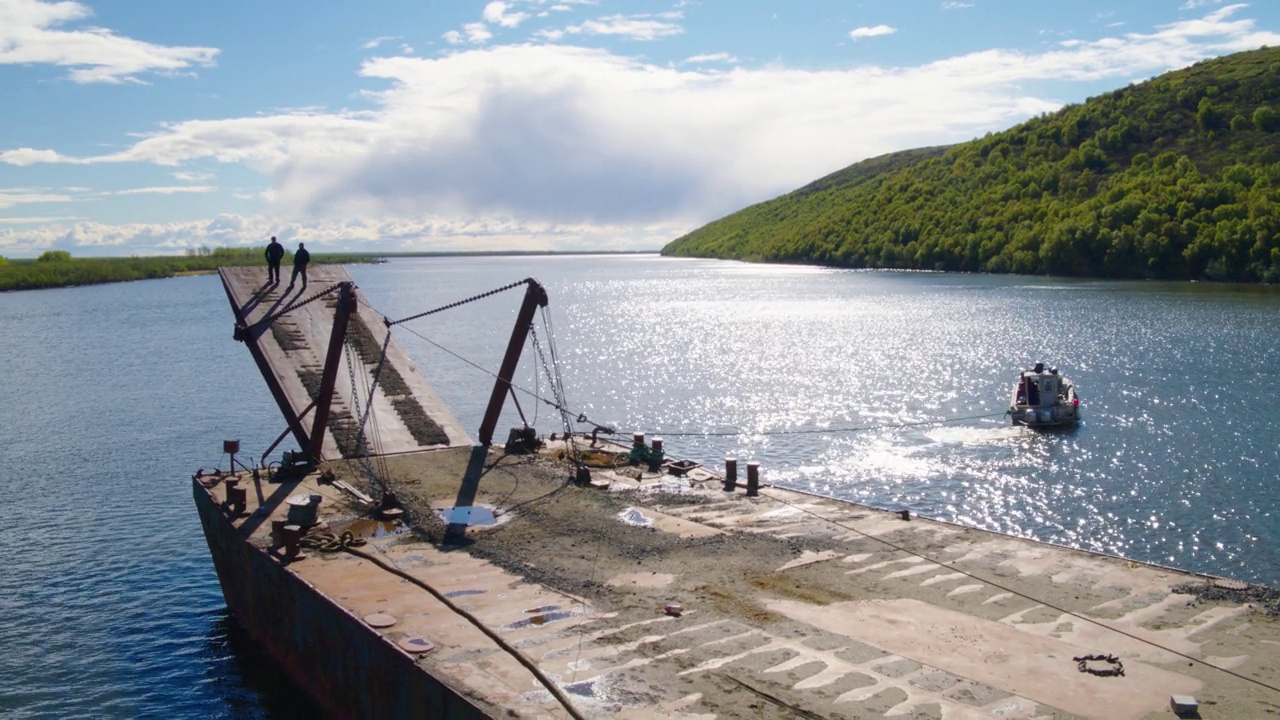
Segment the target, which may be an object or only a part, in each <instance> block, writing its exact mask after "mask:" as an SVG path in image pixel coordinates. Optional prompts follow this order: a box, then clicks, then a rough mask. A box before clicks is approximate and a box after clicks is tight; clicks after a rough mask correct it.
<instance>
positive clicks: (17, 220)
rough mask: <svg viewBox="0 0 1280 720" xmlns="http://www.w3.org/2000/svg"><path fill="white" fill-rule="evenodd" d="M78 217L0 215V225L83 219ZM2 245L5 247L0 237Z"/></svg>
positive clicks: (0, 245) (0, 244)
mask: <svg viewBox="0 0 1280 720" xmlns="http://www.w3.org/2000/svg"><path fill="white" fill-rule="evenodd" d="M81 219H82V218H78V217H64V216H59V215H50V216H40V215H28V216H26V217H0V225H39V224H45V223H58V222H64V223H65V222H75V221H76V220H81ZM0 247H4V242H3V240H2V239H0Z"/></svg>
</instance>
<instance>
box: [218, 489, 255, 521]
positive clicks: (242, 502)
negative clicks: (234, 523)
mask: <svg viewBox="0 0 1280 720" xmlns="http://www.w3.org/2000/svg"><path fill="white" fill-rule="evenodd" d="M226 486H227V501H226V503H224V504H223V507H225V508H226V509H227V512H229V513H230V514H231V517H238V516H239V515H241V514H242V513H244V510H245V507H246V506H247V505H248V503H249V490H248V489H247V488H242V487H240V483H239V481H238V480H228V481H227V482H226Z"/></svg>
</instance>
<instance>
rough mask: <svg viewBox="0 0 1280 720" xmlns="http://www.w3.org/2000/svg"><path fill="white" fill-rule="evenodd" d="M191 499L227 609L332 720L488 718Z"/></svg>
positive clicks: (203, 498) (203, 495)
mask: <svg viewBox="0 0 1280 720" xmlns="http://www.w3.org/2000/svg"><path fill="white" fill-rule="evenodd" d="M192 495H193V497H194V499H195V504H196V509H197V511H198V512H199V514H200V524H201V527H202V528H203V529H204V536H205V539H206V540H207V541H208V543H209V554H210V555H211V556H212V558H213V566H214V568H215V570H216V571H217V573H218V582H219V583H220V584H221V585H222V593H223V597H225V598H226V601H227V608H228V609H229V610H230V611H231V614H232V615H234V616H235V618H236V620H237V621H238V622H239V623H240V624H241V626H242V627H243V628H244V629H245V630H246V631H247V632H248V633H249V635H250V636H251V637H252V638H253V639H254V640H255V641H256V642H257V643H258V644H259V645H260V646H261V647H262V648H263V649H264V650H265V651H266V652H267V654H268V655H269V656H270V657H271V658H272V660H273V661H274V662H275V663H276V664H277V665H278V666H279V667H280V669H281V670H283V671H284V672H285V674H286V675H288V677H289V678H290V679H291V680H292V681H293V682H294V683H295V684H296V685H297V686H298V687H299V688H300V689H301V690H302V691H303V692H305V693H306V694H307V695H308V696H309V697H310V698H311V699H313V700H314V701H315V702H316V704H317V705H319V706H321V707H323V708H325V709H326V711H327V712H329V713H331V715H332V716H333V717H337V718H403V717H431V718H437V717H438V718H459V719H467V720H470V719H471V718H487V717H490V714H488V713H486V712H484V711H483V710H481V709H480V708H479V707H478V706H477V705H475V704H474V703H472V702H471V701H470V700H468V699H466V698H464V697H462V696H461V695H460V694H458V693H457V692H456V691H455V690H453V689H452V688H450V687H449V686H447V685H446V684H444V683H442V682H441V681H440V680H438V679H437V678H435V677H432V676H431V675H430V674H428V673H425V672H423V671H422V670H421V669H420V668H418V667H417V666H416V665H415V663H414V658H413V657H412V656H411V655H409V654H408V653H406V652H404V651H401V650H399V649H398V648H396V647H395V646H394V645H391V644H389V643H387V642H384V641H383V639H382V637H381V636H380V635H379V634H378V633H377V632H376V631H374V630H373V629H372V628H370V627H369V625H368V624H367V623H365V622H364V621H363V620H361V619H360V618H357V617H355V616H353V615H352V614H351V613H350V612H348V611H347V610H346V609H345V608H343V607H342V605H341V604H340V603H338V602H335V601H334V600H333V599H332V598H330V597H328V596H327V595H325V594H324V593H323V592H321V591H319V590H318V589H317V588H315V587H312V586H310V585H308V584H307V583H306V581H305V580H302V579H301V578H300V577H299V576H298V575H297V574H295V573H292V572H289V571H288V569H287V568H286V567H285V566H283V565H282V564H281V563H280V562H279V561H278V560H277V559H275V558H273V557H272V556H271V554H270V553H269V552H266V551H264V550H262V549H260V548H258V547H255V546H254V545H253V544H251V543H249V542H248V541H247V540H246V538H245V536H244V535H242V534H241V529H242V528H244V525H241V526H240V527H237V526H236V525H235V524H234V523H233V522H232V520H231V519H229V518H228V516H227V515H226V513H224V512H223V510H222V508H220V507H219V505H218V504H217V503H216V502H215V501H214V499H213V497H211V496H210V494H209V492H208V490H206V489H205V488H204V487H203V486H202V485H201V484H200V483H199V482H197V481H195V480H193V481H192Z"/></svg>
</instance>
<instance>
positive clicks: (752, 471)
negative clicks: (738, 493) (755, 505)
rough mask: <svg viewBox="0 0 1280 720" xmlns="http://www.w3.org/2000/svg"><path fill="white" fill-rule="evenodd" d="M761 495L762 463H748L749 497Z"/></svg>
mask: <svg viewBox="0 0 1280 720" xmlns="http://www.w3.org/2000/svg"><path fill="white" fill-rule="evenodd" d="M759 494H760V463H758V462H749V463H747V497H756V496H757V495H759Z"/></svg>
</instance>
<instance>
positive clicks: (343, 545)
mask: <svg viewBox="0 0 1280 720" xmlns="http://www.w3.org/2000/svg"><path fill="white" fill-rule="evenodd" d="M364 544H365V540H364V538H358V537H356V536H355V535H354V534H352V532H351V531H350V530H344V531H343V533H342V534H341V535H336V534H334V533H331V532H315V533H310V534H309V535H307V536H305V537H303V538H302V539H301V540H299V541H298V545H300V546H302V547H304V548H308V549H310V550H319V551H320V552H339V551H342V550H346V549H347V548H354V547H361V546H363V545H364Z"/></svg>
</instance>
